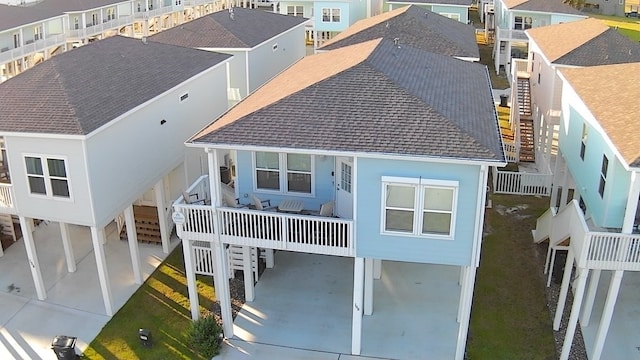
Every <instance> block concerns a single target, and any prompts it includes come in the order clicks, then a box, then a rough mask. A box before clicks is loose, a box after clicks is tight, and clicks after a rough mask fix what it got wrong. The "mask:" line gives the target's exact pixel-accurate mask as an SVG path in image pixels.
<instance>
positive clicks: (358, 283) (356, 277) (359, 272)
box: [351, 257, 364, 355]
mask: <svg viewBox="0 0 640 360" xmlns="http://www.w3.org/2000/svg"><path fill="white" fill-rule="evenodd" d="M363 296H364V258H360V257H357V258H355V259H354V261H353V319H352V322H351V355H360V351H361V348H362V310H363V304H362V302H363V301H362V300H363Z"/></svg>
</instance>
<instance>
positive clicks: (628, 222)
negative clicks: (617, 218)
mask: <svg viewBox="0 0 640 360" xmlns="http://www.w3.org/2000/svg"><path fill="white" fill-rule="evenodd" d="M628 194H629V195H628V197H627V206H626V207H625V209H626V210H625V212H624V219H623V223H622V232H623V233H627V234H631V233H632V232H633V225H634V223H635V221H636V211H637V207H638V198H639V197H640V180H639V179H638V174H637V173H636V172H632V173H631V180H630V184H629V191H628Z"/></svg>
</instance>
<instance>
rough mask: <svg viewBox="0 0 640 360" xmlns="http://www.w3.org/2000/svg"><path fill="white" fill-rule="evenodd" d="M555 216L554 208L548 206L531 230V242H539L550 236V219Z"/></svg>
mask: <svg viewBox="0 0 640 360" xmlns="http://www.w3.org/2000/svg"><path fill="white" fill-rule="evenodd" d="M554 216H556V209H555V208H552V207H550V208H549V209H548V210H547V211H545V212H544V214H542V215H540V217H538V219H537V220H536V228H535V229H533V230H531V233H532V234H533V242H535V243H539V242H541V241H543V240H545V239H547V238H549V237H550V236H551V225H552V223H553V222H552V221H551V220H552V219H553V217H554Z"/></svg>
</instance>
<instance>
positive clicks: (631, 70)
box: [560, 63, 640, 167]
mask: <svg viewBox="0 0 640 360" xmlns="http://www.w3.org/2000/svg"><path fill="white" fill-rule="evenodd" d="M560 72H561V74H562V75H563V76H564V77H565V78H566V79H567V81H568V82H569V84H570V85H571V87H572V88H573V89H574V90H575V91H576V93H577V94H578V96H579V97H580V98H581V99H582V101H583V102H584V104H585V105H586V106H587V108H588V109H589V110H590V111H591V113H592V114H593V116H594V117H595V118H596V120H597V121H598V122H599V123H600V125H601V126H602V128H603V129H604V131H605V132H606V134H607V136H608V137H609V138H610V139H611V141H612V142H613V144H614V145H615V146H616V148H617V149H618V151H619V152H620V154H621V155H622V157H623V158H624V160H625V161H626V162H627V164H628V165H629V166H632V167H639V166H640V138H639V137H638V119H640V101H638V99H639V97H640V63H630V64H616V65H603V66H592V67H585V68H571V69H561V70H560Z"/></svg>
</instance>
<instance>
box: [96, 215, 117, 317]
mask: <svg viewBox="0 0 640 360" xmlns="http://www.w3.org/2000/svg"><path fill="white" fill-rule="evenodd" d="M104 237H105V236H104V229H98V228H96V227H95V226H92V227H91V240H92V241H93V252H94V254H95V256H96V267H97V268H98V278H99V279H100V289H102V300H103V301H104V309H105V311H106V313H107V315H109V316H113V296H111V283H110V281H109V271H108V270H107V260H106V258H105V256H104V247H103V245H102V244H103V243H104Z"/></svg>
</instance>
